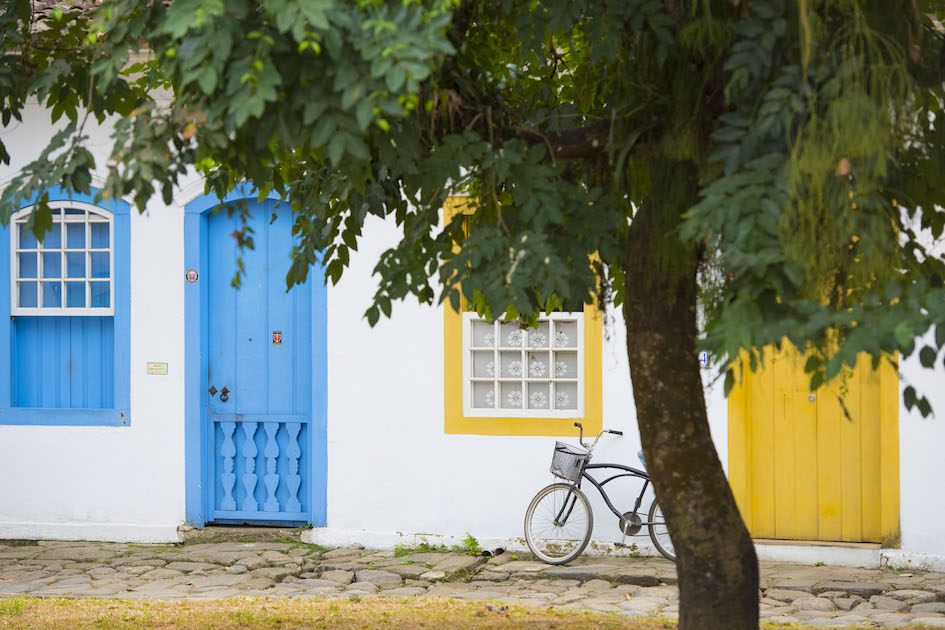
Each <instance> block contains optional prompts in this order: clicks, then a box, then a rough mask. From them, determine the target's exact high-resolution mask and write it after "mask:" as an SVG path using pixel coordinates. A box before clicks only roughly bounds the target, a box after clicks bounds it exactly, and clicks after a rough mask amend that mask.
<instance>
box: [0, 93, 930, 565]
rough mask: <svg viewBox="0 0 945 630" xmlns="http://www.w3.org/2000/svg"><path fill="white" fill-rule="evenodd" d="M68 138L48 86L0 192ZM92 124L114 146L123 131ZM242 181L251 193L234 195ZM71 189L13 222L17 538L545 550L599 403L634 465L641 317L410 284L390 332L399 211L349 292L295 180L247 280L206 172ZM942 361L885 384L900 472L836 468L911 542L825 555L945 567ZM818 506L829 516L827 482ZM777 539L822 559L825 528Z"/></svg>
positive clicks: (609, 443) (4, 508)
mask: <svg viewBox="0 0 945 630" xmlns="http://www.w3.org/2000/svg"><path fill="white" fill-rule="evenodd" d="M51 133H52V130H51V128H50V126H49V123H48V114H47V113H46V112H45V111H44V110H42V109H41V108H39V107H38V106H36V107H35V108H33V109H29V110H27V112H26V114H25V116H24V120H23V121H22V122H21V123H15V122H14V123H12V124H11V125H10V126H8V127H6V128H4V129H2V130H0V134H2V138H3V141H4V143H6V145H7V146H8V147H9V148H10V149H11V151H10V152H11V155H12V156H13V162H12V164H11V165H9V166H3V167H0V186H2V185H5V184H6V182H8V181H9V180H10V178H11V177H13V176H15V174H16V173H17V172H18V169H20V168H22V167H23V166H24V165H25V164H26V163H27V162H28V161H29V160H32V159H35V157H36V156H38V154H39V152H40V151H41V150H42V148H43V147H44V146H45V145H46V142H47V140H48V139H49V137H50V136H51ZM91 133H92V138H93V140H92V142H91V147H90V148H91V150H92V151H93V152H94V154H95V157H96V160H97V163H98V164H99V165H104V164H105V162H106V157H107V152H108V151H109V149H110V141H109V133H108V129H106V128H95V129H94V130H93V131H92V132H91ZM100 175H103V173H100ZM101 181H102V180H101V179H97V180H95V182H93V185H95V184H96V183H97V184H101ZM239 198H250V199H252V198H253V195H252V191H249V190H238V191H236V192H235V193H234V194H233V195H231V198H229V200H230V201H234V200H236V199H239ZM50 199H51V200H53V202H54V203H52V204H51V205H53V206H54V207H55V208H56V209H57V214H56V223H55V224H54V230H53V233H51V235H49V236H47V237H46V239H45V240H44V241H43V242H42V243H41V244H40V243H37V242H36V241H35V239H32V237H30V236H28V235H26V234H25V233H24V234H20V233H19V232H18V231H17V229H18V228H17V223H16V217H14V222H13V223H12V224H11V226H10V227H8V228H7V229H5V230H3V231H2V234H0V250H2V251H0V274H5V275H6V276H7V278H8V280H3V281H0V287H2V288H0V538H53V539H88V540H115V541H149V542H156V541H177V540H178V539H179V531H178V528H179V527H180V526H181V525H185V524H190V525H194V526H197V527H202V526H204V525H205V524H207V523H257V524H293V525H304V524H311V525H312V526H313V529H312V530H311V532H309V533H306V534H305V537H306V538H308V539H309V540H314V541H316V542H320V543H323V544H328V545H333V544H347V543H361V544H365V545H381V546H393V545H394V544H409V543H413V542H417V541H418V540H419V539H420V537H424V536H425V537H427V539H429V540H431V541H432V542H440V541H446V540H450V539H455V538H459V537H462V536H464V535H465V534H466V532H469V533H471V534H472V535H474V536H475V537H477V538H478V539H479V540H480V541H481V542H482V543H483V545H484V546H512V547H521V546H522V542H521V540H520V538H521V536H522V519H523V515H524V511H525V508H526V506H527V505H528V502H529V500H530V499H531V497H532V496H533V495H534V494H535V492H536V491H537V490H539V489H540V488H541V487H543V486H544V485H546V484H547V483H549V482H550V480H551V475H550V473H549V472H548V464H549V460H550V456H551V450H552V447H553V444H554V442H555V438H562V439H574V438H575V437H576V435H575V430H574V429H573V427H572V423H573V422H574V421H575V420H576V419H578V420H580V421H581V422H583V423H584V425H585V427H586V428H588V429H591V428H593V427H598V428H599V427H601V426H603V427H605V428H610V429H617V430H622V431H623V432H624V436H623V437H620V438H618V437H612V436H609V437H605V438H604V439H603V440H602V442H601V446H600V447H599V448H598V451H597V452H596V459H598V460H616V461H622V462H625V463H634V461H635V458H636V456H635V453H636V452H637V451H638V450H639V448H640V446H639V437H638V433H637V426H636V421H635V411H634V406H633V398H632V391H631V386H630V378H629V368H628V365H627V359H626V351H625V333H624V328H623V325H622V321H621V316H620V313H619V312H614V311H613V310H612V309H611V310H610V311H608V312H604V313H599V312H596V311H592V310H590V309H589V310H587V311H586V312H584V313H578V314H568V315H561V316H560V317H559V318H557V319H555V320H554V321H550V322H548V323H546V324H543V328H542V329H540V330H539V331H537V332H529V333H527V336H525V335H522V333H521V332H520V331H519V332H518V333H517V334H512V333H514V331H516V330H517V329H516V328H515V327H514V326H513V327H508V328H504V327H494V328H492V329H491V331H490V330H487V329H486V328H480V327H479V326H480V325H479V323H477V322H475V321H473V318H471V316H469V315H463V314H460V313H455V312H452V311H449V310H447V309H444V308H431V307H427V306H421V305H418V304H417V303H416V302H411V301H409V300H408V301H407V302H406V303H403V304H397V305H395V308H394V312H393V316H392V317H391V318H390V319H382V320H381V321H380V323H379V324H378V325H377V326H376V327H374V328H373V329H372V328H370V327H369V326H368V324H367V321H366V320H365V319H364V318H363V312H364V309H365V308H366V306H367V305H368V304H369V300H370V298H371V296H372V295H373V292H374V289H375V281H374V280H373V279H372V277H371V269H372V268H373V266H374V264H375V263H376V261H377V259H378V256H379V255H380V253H381V252H382V251H384V250H385V249H386V248H388V247H390V246H391V245H393V244H394V243H395V242H396V241H397V238H398V232H397V229H396V228H395V226H394V225H392V224H390V223H385V222H383V221H381V220H378V219H374V218H369V220H368V223H367V225H366V226H365V229H364V234H365V236H364V238H363V240H362V241H361V243H360V246H359V251H358V253H357V254H356V255H353V258H352V264H351V267H350V269H348V270H347V271H346V273H345V275H344V277H343V279H342V281H341V282H340V283H339V284H338V285H337V286H335V287H327V288H326V287H325V286H324V285H323V283H322V282H321V274H320V273H319V272H318V270H316V271H315V273H313V274H312V275H311V276H310V280H309V282H308V283H307V284H306V285H305V286H302V287H296V288H294V289H293V290H292V291H291V292H289V293H288V294H286V293H285V289H284V286H285V285H284V277H285V273H286V271H287V269H288V264H289V259H288V254H289V248H290V243H291V238H290V236H289V232H288V226H290V225H291V221H290V217H288V216H286V213H285V212H281V211H279V210H277V209H276V207H275V201H273V200H265V201H263V202H261V203H260V202H257V201H255V200H252V201H251V202H250V209H251V211H253V214H254V221H256V224H255V227H256V228H257V239H256V242H257V251H256V252H255V253H253V254H248V253H247V254H246V256H245V262H246V274H245V276H244V278H243V287H242V288H241V289H240V291H238V292H237V291H236V290H234V289H232V288H231V287H230V285H229V281H230V279H231V278H232V275H233V272H234V271H235V255H236V254H235V245H234V241H233V239H232V238H231V237H230V236H229V234H230V232H232V230H233V229H234V223H233V222H234V221H236V219H235V218H231V217H229V216H228V215H227V214H226V213H217V214H211V212H210V211H211V210H212V209H213V207H214V206H215V205H216V200H215V199H213V198H211V197H207V196H205V195H204V191H203V183H202V181H200V180H198V179H196V178H193V179H192V180H191V181H189V182H187V183H186V184H185V185H183V186H182V187H181V188H180V189H178V190H176V191H175V195H174V200H173V203H171V204H170V205H169V206H168V205H165V204H164V203H163V201H161V200H160V199H159V198H157V197H156V198H154V199H153V200H152V201H151V203H149V205H148V209H147V212H145V213H144V214H138V213H137V212H136V211H134V210H132V209H131V208H130V206H129V204H127V203H126V202H124V201H120V200H119V201H113V202H111V203H106V204H103V203H102V202H97V201H96V200H95V199H94V197H92V196H89V197H85V196H78V197H74V198H73V199H69V198H68V196H66V195H64V194H62V192H61V191H51V193H50ZM273 211H275V212H276V214H277V220H276V221H274V222H272V223H271V225H270V222H269V217H270V215H271V213H272V212H273ZM313 276H314V279H313V278H312V277H313ZM490 335H491V336H490ZM510 335H511V336H510ZM513 347H514V348H517V349H516V350H511V349H508V350H503V349H500V348H513ZM473 348H479V350H474V349H473ZM490 362H491V363H492V365H491V366H490V365H489V363H490ZM515 362H517V363H518V367H517V368H514V367H512V364H513V363H515ZM534 366H538V367H534ZM712 376H713V375H712V373H711V372H710V371H708V370H707V371H706V372H705V377H706V381H707V387H706V397H707V404H708V408H709V414H710V420H711V424H712V431H713V437H714V438H715V441H716V444H717V448H718V450H719V454H720V456H721V458H722V461H723V464H727V465H728V466H729V469H730V470H731V469H732V467H733V466H736V467H740V470H742V472H741V473H739V474H740V475H741V479H745V478H746V477H750V476H751V474H752V473H751V472H750V471H751V470H754V469H753V468H752V466H753V464H751V455H750V453H749V454H748V455H747V456H746V455H745V454H744V453H743V452H742V449H743V448H745V445H749V446H750V445H751V444H752V443H753V442H752V439H755V438H746V437H745V435H744V434H743V433H744V429H739V431H740V432H741V433H740V434H739V435H738V436H732V435H730V431H729V415H730V414H729V402H728V401H726V400H725V398H724V397H723V395H722V393H721V391H720V390H721V385H720V384H719V385H718V386H716V385H713V384H710V383H709V381H710V380H712ZM894 376H895V375H894ZM509 379H512V380H509ZM514 379H518V381H515V380H514ZM943 379H945V373H943V370H942V367H941V365H939V366H938V367H937V368H936V370H935V372H934V373H933V372H932V371H928V370H923V369H921V367H919V366H918V364H917V361H915V360H912V359H910V360H908V361H904V362H903V363H902V365H900V368H899V376H898V381H897V383H896V387H895V389H894V390H893V391H894V392H895V393H894V394H893V396H894V398H892V399H889V398H888V395H887V398H886V399H885V401H886V402H885V403H884V404H885V405H886V407H888V408H889V409H892V416H893V417H890V416H889V414H887V415H886V416H885V417H884V418H885V419H884V420H882V422H884V423H885V424H883V428H882V431H884V433H882V434H881V437H882V438H883V440H882V443H883V445H884V446H882V447H881V448H880V451H881V453H879V454H878V455H877V456H878V457H882V458H884V459H883V461H882V463H880V462H878V461H877V462H875V463H874V462H872V461H871V460H866V459H864V460H863V462H862V463H861V464H860V470H861V471H870V470H872V467H873V466H874V464H875V465H876V466H878V467H880V470H881V473H880V476H881V483H882V484H883V485H884V487H883V488H882V489H880V488H877V487H875V486H870V485H869V482H868V481H867V480H866V479H867V477H868V474H867V473H866V472H864V473H863V477H862V479H861V478H858V479H857V480H856V484H858V485H851V483H852V482H850V483H847V482H846V481H844V480H841V481H840V482H838V483H839V484H840V485H839V486H838V487H840V488H841V489H843V490H844V491H850V488H855V492H858V493H860V495H859V496H860V504H861V505H863V506H865V505H867V504H875V503H877V501H879V502H881V503H882V506H881V508H880V509H881V510H883V509H884V510H885V514H884V516H882V519H883V523H882V524H881V526H880V527H881V528H885V531H883V532H880V534H881V535H880V537H879V538H880V540H875V539H876V536H875V535H874V534H870V535H866V534H864V533H863V532H862V531H861V532H860V533H859V534H851V536H853V537H854V538H855V537H856V536H857V535H859V536H860V538H864V539H866V538H870V536H872V538H873V539H874V540H873V542H876V543H885V544H886V545H887V547H888V548H885V549H880V548H879V544H876V545H874V546H872V547H865V548H864V547H860V548H856V549H848V548H841V547H838V548H837V549H835V550H834V552H835V553H836V556H830V555H825V553H827V552H824V551H823V550H820V551H818V552H817V554H816V559H817V560H823V559H825V558H827V559H828V560H829V559H834V560H836V561H838V562H853V563H878V562H880V561H881V559H882V558H886V561H888V562H890V563H893V564H895V565H897V566H904V565H907V564H909V563H910V562H911V563H913V564H915V565H916V566H920V565H921V566H927V567H933V568H939V569H941V570H945V535H943V534H945V529H943V525H942V523H943V522H945V501H943V500H942V499H943V498H945V495H943V491H942V489H941V480H942V479H945V458H943V457H941V454H940V453H941V450H942V448H943V446H945V422H943V421H942V419H941V418H940V417H939V418H938V419H928V420H926V419H922V418H921V417H920V416H919V415H918V413H917V412H915V411H913V412H909V411H907V410H906V409H905V408H904V406H903V405H902V404H901V402H900V399H899V397H900V392H901V389H902V388H901V386H899V381H901V382H908V383H910V384H913V385H916V386H917V387H919V388H921V389H922V390H923V391H925V392H927V393H928V394H929V395H930V398H931V399H932V402H933V405H934V407H935V409H936V410H938V412H939V414H941V413H942V410H945V394H943V390H945V388H943V387H942V385H943V383H945V380H943ZM885 391H889V390H888V387H887V390H885ZM801 395H802V396H803V397H804V399H806V396H807V394H806V393H801ZM890 401H891V402H890ZM802 402H803V400H802ZM809 402H811V403H812V404H818V403H815V402H814V401H813V400H811V401H809ZM513 406H518V410H511V409H510V407H513ZM865 407H866V405H864V408H865ZM890 423H892V424H890ZM778 426H780V425H778ZM890 427H892V428H890ZM863 435H865V433H864V434H863ZM798 439H800V438H798ZM825 439H826V438H825ZM861 441H863V443H864V444H865V443H866V442H867V441H868V440H867V439H866V438H861ZM730 444H735V445H736V446H737V448H738V449H740V450H739V453H740V454H738V455H737V457H735V458H732V457H730V455H732V453H730V450H732V449H730V446H729V445H730ZM776 444H779V442H776ZM827 446H829V445H822V447H821V448H826V447H827ZM779 450H780V447H777V448H775V450H774V453H777V452H779ZM867 450H868V449H865V450H862V452H861V455H860V456H861V457H864V458H866V457H868V456H872V455H869V454H868V453H867V452H866V451H867ZM736 460H737V462H740V463H737V462H736ZM746 462H747V463H746ZM746 471H748V472H746ZM841 473H842V474H846V473H843V472H842V471H841ZM815 483H817V484H819V485H818V487H819V486H820V485H823V484H828V485H829V483H832V482H830V481H829V480H827V481H815ZM754 487H755V488H756V490H755V493H756V494H757V493H758V488H759V487H760V486H759V485H758V484H757V483H756V485H755V486H754ZM736 490H737V489H736ZM777 491H778V492H781V491H782V490H781V489H778V490H777ZM736 493H738V490H737V492H736ZM874 493H875V495H876V496H879V495H880V494H883V493H885V494H883V496H885V498H883V499H882V500H880V499H876V497H875V496H874ZM749 495H750V493H749V494H747V495H744V496H746V497H747V496H749ZM619 496H620V495H619V493H618V497H619ZM626 496H630V495H629V494H628V495H626ZM745 500H747V499H745ZM755 500H756V501H757V497H755ZM775 502H776V501H775ZM594 507H595V511H596V513H597V515H598V519H597V525H596V530H595V534H594V539H595V540H596V541H598V542H600V543H602V544H601V545H599V546H598V547H597V550H598V551H601V550H604V551H606V550H608V549H611V550H612V546H610V545H609V543H610V542H612V541H615V540H619V538H620V532H619V531H618V528H617V523H616V519H613V518H611V516H610V514H609V513H608V512H607V511H606V509H605V508H604V506H603V504H602V503H601V502H600V501H597V500H596V499H594ZM630 507H631V506H630V505H628V507H627V509H629V508H630ZM814 509H815V510H820V511H821V512H823V511H824V510H823V509H821V508H820V507H818V506H817V503H816V497H815V503H814ZM827 511H829V510H827ZM862 512H863V513H864V514H865V512H866V508H865V507H863V508H862ZM850 518H853V517H850ZM858 518H861V520H862V519H863V518H866V517H863V516H862V514H861V515H860V516H859V517H858ZM775 520H777V518H775ZM865 529H870V528H869V527H866V528H865ZM873 529H875V527H874V528H873ZM891 531H893V532H894V534H901V535H899V536H898V537H897V536H896V535H894V534H893V535H890V532H891ZM644 533H645V532H644ZM775 537H777V532H775ZM815 537H820V538H824V536H822V535H819V536H815ZM840 538H842V537H841V536H835V537H834V538H832V539H840ZM847 538H849V536H848V537H847ZM827 539H828V540H830V539H831V538H829V536H828V537H827ZM637 542H639V544H640V547H641V548H642V549H646V548H648V544H647V539H646V538H645V537H641V538H639V539H638V540H637ZM759 549H761V550H762V555H763V556H765V555H768V556H771V555H777V554H788V556H789V557H792V558H798V559H804V558H805V549H806V548H805V547H804V546H800V547H780V546H778V545H773V546H764V547H762V546H759Z"/></svg>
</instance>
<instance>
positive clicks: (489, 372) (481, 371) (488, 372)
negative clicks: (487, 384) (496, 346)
mask: <svg viewBox="0 0 945 630" xmlns="http://www.w3.org/2000/svg"><path fill="white" fill-rule="evenodd" d="M495 375H496V370H495V353H494V352H493V351H492V350H485V351H482V350H475V351H473V376H474V377H476V378H495Z"/></svg>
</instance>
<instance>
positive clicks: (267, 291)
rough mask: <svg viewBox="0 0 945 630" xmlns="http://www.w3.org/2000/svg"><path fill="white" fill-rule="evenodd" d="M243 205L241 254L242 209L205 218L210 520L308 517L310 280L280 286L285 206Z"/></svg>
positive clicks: (285, 262) (286, 235) (285, 250)
mask: <svg viewBox="0 0 945 630" xmlns="http://www.w3.org/2000/svg"><path fill="white" fill-rule="evenodd" d="M248 204H249V208H248V209H249V211H250V213H251V215H252V218H251V219H250V220H249V221H248V224H249V227H250V228H251V229H252V232H251V236H252V238H253V242H254V249H253V250H250V249H248V248H246V249H243V250H242V252H241V251H240V250H239V248H238V247H237V243H236V240H235V239H234V238H233V232H234V231H236V230H238V229H240V227H241V224H240V220H239V218H238V214H239V213H238V212H235V213H234V214H233V216H228V214H227V212H226V211H225V210H220V211H218V212H216V213H215V214H211V215H210V217H209V218H208V226H207V235H208V239H207V240H208V258H207V261H208V266H209V269H208V270H207V271H208V276H209V277H208V285H209V286H208V289H209V291H208V301H209V305H208V308H209V318H208V324H209V331H208V335H207V336H208V354H209V356H208V362H207V370H208V382H209V383H210V387H209V389H208V391H207V393H206V396H207V407H206V409H207V413H206V422H207V426H206V431H205V432H204V435H205V436H207V440H208V442H209V443H208V444H207V445H206V446H207V448H205V453H206V454H207V460H209V461H208V462H207V463H208V465H207V473H208V479H207V481H208V485H207V487H208V489H209V490H210V492H209V494H208V497H207V501H208V505H207V508H208V517H209V518H208V520H209V521H214V522H218V523H220V522H223V523H255V524H288V523H295V524H299V523H303V524H304V523H309V522H311V509H312V506H311V505H310V503H311V496H312V491H311V487H310V486H311V483H312V475H311V471H312V462H311V461H310V458H311V453H312V444H311V442H312V432H311V419H312V295H311V282H307V283H306V284H304V285H299V286H295V287H293V288H292V290H290V291H288V292H287V291H286V282H285V278H286V274H287V273H288V271H289V266H290V264H291V260H290V258H289V255H290V253H291V251H292V245H293V242H294V239H293V237H292V234H291V228H292V214H291V212H290V211H289V208H288V207H287V206H285V205H283V206H282V207H280V208H277V207H276V202H274V201H271V200H266V201H263V202H262V203H257V202H254V201H249V202H248ZM240 256H241V257H242V259H243V268H244V271H243V272H242V273H241V286H240V288H238V289H237V288H234V287H233V286H232V280H233V277H234V274H235V272H236V270H237V268H238V263H237V259H238V257H240Z"/></svg>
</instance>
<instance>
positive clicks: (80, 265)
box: [66, 226, 85, 306]
mask: <svg viewBox="0 0 945 630" xmlns="http://www.w3.org/2000/svg"><path fill="white" fill-rule="evenodd" d="M70 227H71V226H70ZM66 277H67V278H84V277H85V252H72V253H68V254H66ZM70 306H71V304H70ZM82 306H85V304H83V305H82Z"/></svg>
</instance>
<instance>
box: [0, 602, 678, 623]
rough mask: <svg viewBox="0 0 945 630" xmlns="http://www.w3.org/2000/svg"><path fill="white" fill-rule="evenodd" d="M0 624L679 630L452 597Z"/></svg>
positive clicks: (59, 616)
mask: <svg viewBox="0 0 945 630" xmlns="http://www.w3.org/2000/svg"><path fill="white" fill-rule="evenodd" d="M0 606H2V607H0V626H2V627H3V628H4V629H7V628H11V629H21V628H22V629H25V628H47V627H48V628H70V629H71V628H75V629H77V630H83V629H86V628H109V629H116V630H123V629H125V628H142V627H154V628H182V629H185V630H187V629H198V628H199V629H201V630H203V629H204V628H206V629H209V630H218V629H223V628H244V629H245V628H283V629H296V628H298V629H301V628H332V629H339V630H355V629H357V630H361V628H365V627H367V628H378V627H394V628H431V629H432V628H445V627H449V628H460V629H468V628H475V629H478V628H547V627H555V628H565V629H569V630H570V629H575V630H576V629H584V628H588V629H590V628H595V629H596V628H614V629H626V630H657V629H663V628H675V627H676V626H675V624H674V623H672V622H667V621H665V620H659V619H628V618H622V617H616V616H611V615H591V614H582V613H574V612H556V611H549V610H536V609H530V608H524V607H517V606H512V607H509V608H506V607H504V606H501V605H492V604H487V603H484V602H466V601H459V600H446V599H393V598H392V599H386V598H379V599H371V600H365V601H347V600H329V601H326V600H301V599H297V600H252V599H245V600H219V601H188V602H132V601H109V600H92V599H69V600H67V599H38V598H28V597H16V598H10V599H6V600H0Z"/></svg>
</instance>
